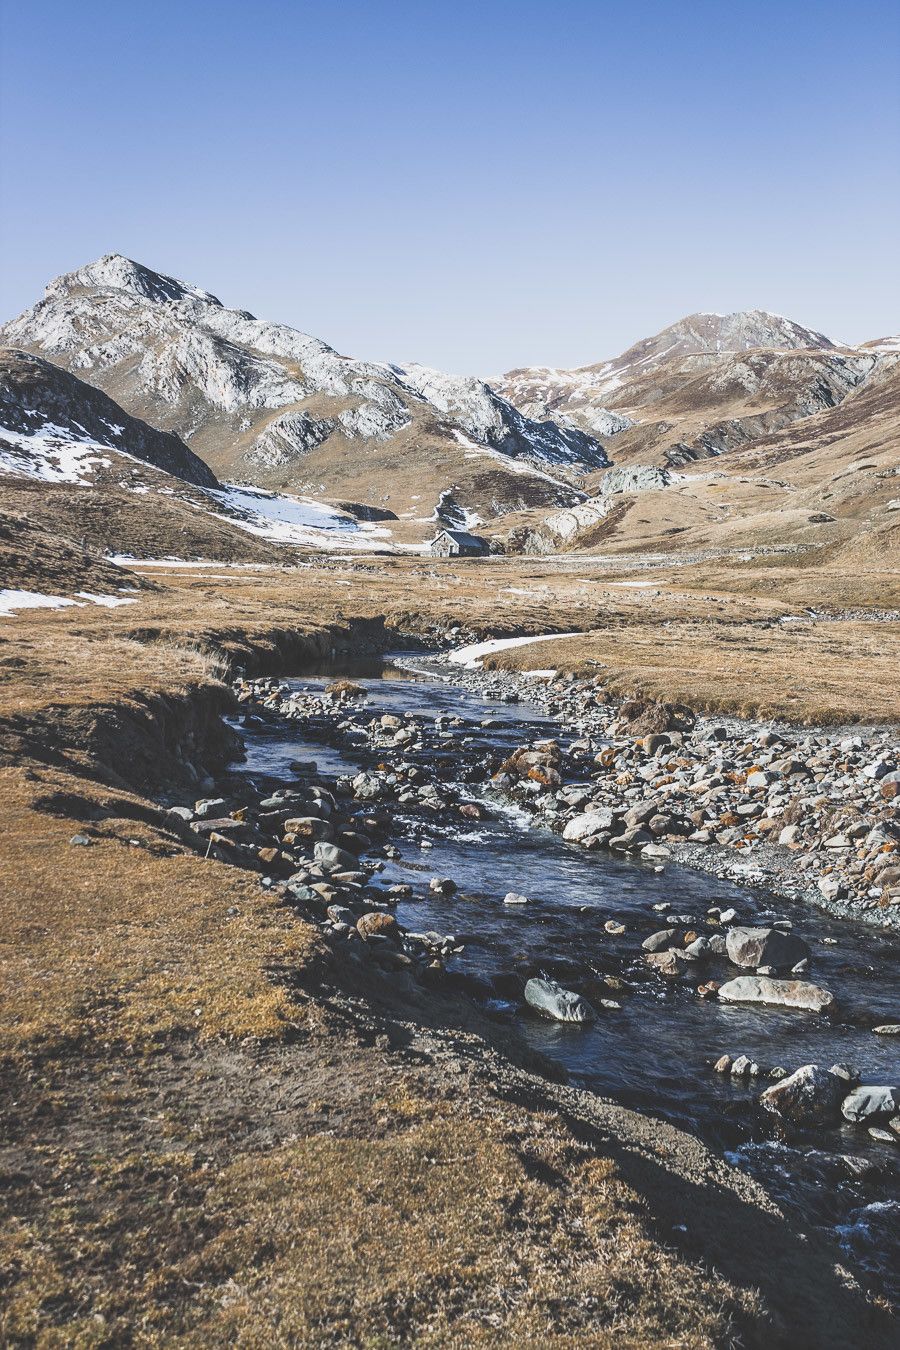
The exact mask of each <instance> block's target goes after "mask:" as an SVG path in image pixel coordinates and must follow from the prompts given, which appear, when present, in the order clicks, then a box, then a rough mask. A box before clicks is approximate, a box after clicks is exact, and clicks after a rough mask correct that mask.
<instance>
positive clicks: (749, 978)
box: [719, 975, 834, 1012]
mask: <svg viewBox="0 0 900 1350" xmlns="http://www.w3.org/2000/svg"><path fill="white" fill-rule="evenodd" d="M719 998H720V999H721V1000H722V1001H723V1003H769V1004H773V1005H775V1006H777V1007H782V1008H805V1009H806V1010H807V1011H809V1012H824V1011H825V1009H826V1008H830V1007H831V1005H832V1003H833V1002H834V995H833V994H831V993H829V991H828V990H827V989H822V988H821V986H819V985H817V984H810V983H809V982H808V981H806V980H772V979H769V977H768V976H765V975H739V976H738V977H737V979H734V980H728V982H727V983H726V984H723V985H721V987H720V988H719Z"/></svg>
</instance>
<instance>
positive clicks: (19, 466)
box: [0, 423, 112, 484]
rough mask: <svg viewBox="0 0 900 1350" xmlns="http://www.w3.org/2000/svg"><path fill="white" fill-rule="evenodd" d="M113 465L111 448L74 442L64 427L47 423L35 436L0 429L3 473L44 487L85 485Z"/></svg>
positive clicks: (0, 465)
mask: <svg viewBox="0 0 900 1350" xmlns="http://www.w3.org/2000/svg"><path fill="white" fill-rule="evenodd" d="M111 462H112V461H111V460H110V459H109V447H108V446H105V445H99V444H98V443H97V442H96V441H91V440H88V439H85V440H83V441H76V440H73V439H72V433H71V432H70V431H67V430H66V428H65V427H57V426H54V425H53V424H52V423H45V425H44V426H43V427H42V428H41V430H40V431H39V432H35V434H34V435H33V436H28V435H26V434H25V433H23V432H18V431H8V430H6V429H5V428H4V427H0V473H4V474H13V475H15V476H16V477H21V478H37V479H39V480H40V481H41V482H44V483H82V484H83V483H88V482H90V481H91V477H92V474H93V471H94V470H95V469H98V468H104V467H108V466H109V465H110V463H111Z"/></svg>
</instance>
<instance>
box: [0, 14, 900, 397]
mask: <svg viewBox="0 0 900 1350" xmlns="http://www.w3.org/2000/svg"><path fill="white" fill-rule="evenodd" d="M0 14H2V27H0V260H2V274H0V318H7V317H10V316H12V315H13V314H15V313H18V312H19V311H21V310H22V309H24V308H25V307H27V306H28V305H30V304H32V303H33V302H34V301H35V300H36V299H37V298H38V297H39V296H40V294H41V293H42V291H43V287H44V285H45V284H46V282H47V281H48V280H49V279H50V278H51V277H53V276H56V275H58V274H59V273H61V272H66V271H71V270H72V269H74V268H76V267H78V266H80V265H82V264H83V263H85V262H87V261H89V260H91V259H93V258H96V257H99V256H100V255H101V254H103V253H110V252H116V253H124V254H125V255H127V256H128V257H132V258H135V259H138V260H139V261H141V262H143V263H146V264H147V265H149V266H151V267H153V268H156V269H157V270H159V271H162V272H167V273H170V274H172V275H174V276H177V277H181V278H184V279H185V280H188V281H190V282H191V283H192V284H194V285H197V286H200V287H203V288H204V289H206V290H210V291H212V292H214V293H215V294H216V295H218V296H219V298H220V299H221V300H222V301H223V302H224V303H225V304H228V305H231V306H233V307H235V308H239V309H248V310H251V311H252V312H253V313H255V314H257V315H259V316H260V317H262V318H266V319H273V320H278V321H281V322H284V323H289V324H292V325H294V326H295V327H298V328H301V329H303V330H304V331H305V332H310V333H314V334H315V335H316V336H317V337H321V338H323V339H325V340H326V341H327V342H330V343H331V344H332V345H333V346H335V347H337V348H338V349H339V350H341V351H343V352H346V353H348V354H350V355H353V356H356V357H363V358H368V359H373V360H392V361H400V362H402V361H411V360H416V361H421V362H424V363H426V364H428V365H433V366H437V367H439V368H442V369H446V370H449V371H452V372H454V373H459V374H476V373H477V374H480V375H491V374H497V373H499V372H501V371H504V370H507V369H510V368H512V367H516V366H521V365H532V364H541V365H552V366H574V365H581V364H586V363H589V362H594V361H599V360H602V359H605V358H607V357H612V356H614V355H616V354H617V353H618V352H620V351H622V350H623V349H624V348H626V347H627V346H629V345H630V344H631V343H632V342H634V341H636V340H637V339H638V338H640V337H643V336H646V335H648V334H650V333H653V332H656V331H658V330H659V329H660V328H662V327H664V326H665V325H666V324H668V323H671V322H674V321H675V320H677V319H678V318H680V317H682V316H683V315H685V314H689V313H691V312H694V311H697V310H715V311H718V312H723V313H726V312H731V311H733V310H737V309H750V308H760V309H770V310H774V311H776V312H777V313H781V314H787V315H788V316H790V317H791V318H793V319H796V320H798V321H799V322H802V323H806V324H808V325H810V326H811V327H813V328H817V329H820V330H822V331H824V332H826V333H828V334H829V335H831V336H833V337H836V338H838V339H841V340H843V341H848V342H860V341H865V340H866V339H869V338H874V337H881V336H884V335H886V334H889V333H897V332H898V331H900V269H898V262H897V259H898V255H900V249H898V241H900V6H897V4H896V3H895V0H866V3H865V4H863V5H859V6H852V5H848V4H847V3H846V0H840V3H833V0H811V2H810V3H807V2H806V0H777V2H773V0H756V3H754V4H752V5H735V4H729V3H727V2H726V0H715V3H710V2H709V0H690V3H687V2H686V0H680V3H675V2H674V0H622V3H618V4H611V3H607V0H593V3H589V2H587V0H555V3H545V0H515V3H507V0H452V2H450V3H445V0H420V2H419V3H409V2H408V0H390V2H389V3H384V2H382V0H369V2H368V3H358V0H332V3H306V0H293V2H289V0H254V3H252V4H248V3H247V2H246V0H241V3H234V2H233V0H216V3H210V2H209V0H179V3H172V0H154V3H153V4H152V5H143V4H142V5H138V4H129V3H123V2H122V0H112V2H111V3H102V2H101V0H78V3H77V4H73V3H72V0H37V2H36V3H33V4H30V5H29V4H22V3H21V0H0Z"/></svg>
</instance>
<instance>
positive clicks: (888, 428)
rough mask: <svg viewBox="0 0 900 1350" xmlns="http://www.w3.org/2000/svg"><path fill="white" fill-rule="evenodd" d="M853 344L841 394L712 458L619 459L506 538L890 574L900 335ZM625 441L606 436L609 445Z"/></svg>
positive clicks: (898, 504) (899, 430)
mask: <svg viewBox="0 0 900 1350" xmlns="http://www.w3.org/2000/svg"><path fill="white" fill-rule="evenodd" d="M855 350H856V351H857V352H858V353H860V354H862V355H863V357H864V360H865V373H864V374H863V376H862V377H861V378H860V379H859V380H858V381H857V383H856V384H855V385H854V386H853V387H852V388H851V389H849V390H848V391H847V393H846V394H845V395H844V397H843V398H841V399H840V400H835V401H834V402H833V403H829V401H828V399H827V398H825V397H824V396H823V397H822V399H821V402H822V404H823V405H824V406H821V407H820V408H818V409H815V408H814V409H813V410H812V411H810V412H809V413H808V414H807V415H806V416H802V417H795V418H791V419H789V420H783V421H781V424H780V425H778V422H779V419H778V418H774V417H773V418H772V419H771V421H772V422H773V423H775V425H774V426H773V428H772V429H771V430H768V431H767V430H765V429H764V427H761V428H760V430H759V432H758V434H756V435H754V436H751V437H748V438H747V439H746V441H745V442H744V443H743V444H735V445H734V446H733V447H732V448H730V449H729V450H728V451H727V453H722V454H720V455H718V456H717V457H716V458H706V459H696V460H694V459H686V460H685V461H684V462H683V463H682V464H681V465H679V466H673V465H671V464H660V463H658V462H657V463H655V464H654V463H638V462H634V461H632V462H630V463H625V464H623V463H620V462H617V463H616V465H615V466H614V467H613V468H611V469H609V470H607V471H606V472H605V473H603V474H602V475H597V476H596V479H595V482H594V488H595V491H594V494H593V495H592V496H591V497H589V498H588V499H586V500H585V501H584V502H582V503H579V504H577V505H576V506H574V507H570V508H564V509H561V510H558V511H555V512H551V513H549V514H548V515H547V516H545V517H543V518H542V519H541V520H536V519H535V518H534V517H531V518H528V519H515V520H511V521H510V522H508V524H509V527H510V528H511V529H512V530H513V531H514V542H516V543H517V545H518V546H519V547H522V546H526V547H530V548H534V549H538V550H541V551H543V550H553V549H559V548H562V549H596V548H600V549H602V550H603V551H604V552H634V551H646V552H650V553H671V552H672V551H681V552H689V551H692V550H706V549H711V548H712V549H717V550H721V549H730V548H735V549H745V548H751V549H758V548H762V549H765V550H772V549H775V548H777V549H781V550H788V551H789V552H791V553H793V554H795V555H796V556H797V557H798V558H800V557H803V558H806V559H807V560H808V563H807V564H804V565H812V563H811V560H813V559H814V560H815V563H816V565H822V566H826V565H827V566H833V567H836V568H838V569H840V568H841V567H847V568H850V569H851V570H852V569H859V568H860V567H863V566H864V567H866V568H868V569H872V568H873V567H874V568H875V569H876V570H878V569H881V570H882V571H883V570H884V569H888V570H890V568H891V566H892V563H891V559H892V558H893V557H895V556H896V552H897V547H898V532H900V342H897V341H896V340H892V339H890V338H887V339H880V340H879V341H878V342H875V343H867V344H865V345H864V346H861V347H859V348H857V349H855ZM845 354H846V353H839V355H845ZM750 355H751V356H756V355H757V352H752V353H751V354H750ZM800 355H801V356H802V355H805V353H800ZM760 421H761V422H764V421H765V419H760ZM621 439H623V438H620V437H618V436H617V437H615V438H613V439H612V441H611V442H610V444H611V447H612V448H613V451H614V452H615V448H616V447H617V446H618V444H619V442H620V440H621ZM810 550H813V552H810Z"/></svg>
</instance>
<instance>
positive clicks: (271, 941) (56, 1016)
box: [0, 768, 319, 1054]
mask: <svg viewBox="0 0 900 1350" xmlns="http://www.w3.org/2000/svg"><path fill="white" fill-rule="evenodd" d="M0 783H2V792H3V801H4V829H3V834H2V839H0V934H2V936H0V988H2V990H3V1014H4V1015H3V1028H2V1034H0V1048H2V1051H3V1052H6V1053H10V1054H18V1053H21V1052H24V1051H26V1050H27V1051H34V1050H37V1051H39V1052H40V1053H42V1054H44V1053H47V1052H48V1051H50V1050H53V1049H54V1048H57V1049H58V1048H59V1047H62V1046H65V1045H73V1044H81V1045H82V1046H84V1045H85V1044H89V1043H91V1042H97V1041H100V1042H107V1043H108V1042H118V1043H124V1044H129V1045H134V1046H147V1045H150V1044H152V1043H153V1042H159V1041H162V1040H165V1039H167V1038H170V1037H172V1036H173V1035H176V1034H178V1033H190V1034H191V1035H195V1034H196V1035H200V1036H226V1037H230V1038H242V1037H246V1036H254V1037H271V1036H277V1037H280V1036H282V1035H284V1033H285V1032H286V1031H287V1030H289V1029H290V1027H291V1026H292V1025H295V1024H296V1023H297V1021H298V1020H299V1013H298V1011H297V1008H296V1006H295V1005H294V1004H293V1003H292V1001H291V999H290V997H289V995H288V993H287V992H286V990H285V989H284V988H283V987H282V986H281V985H280V984H278V983H277V982H275V981H273V979H272V978H271V977H270V974H269V972H270V971H271V970H273V969H290V970H297V971H300V970H302V969H303V967H304V966H305V965H306V964H307V963H308V962H309V961H311V960H312V959H314V958H315V957H316V955H317V953H318V951H319V948H318V943H317V939H316V936H315V932H314V930H313V929H311V928H309V927H308V926H307V925H304V924H300V923H298V922H297V921H296V919H295V918H294V917H293V916H292V915H291V914H290V913H289V912H288V911H287V910H285V909H283V908H282V907H280V906H279V905H278V904H276V903H275V902H274V901H273V900H272V898H271V897H269V896H268V895H267V894H266V893H265V892H264V891H263V890H262V889H261V888H260V887H259V884H258V881H257V880H256V878H255V877H254V876H252V875H248V874H245V873H242V872H240V871H238V870H236V869H235V868H232V867H228V866H226V865H225V864H222V863H218V862H216V861H214V860H212V859H210V860H204V859H203V858H202V857H199V856H197V855H195V854H192V853H185V852H184V851H183V850H182V848H181V847H180V846H179V845H178V843H177V841H176V840H175V838H174V837H173V836H171V835H167V834H166V833H165V832H163V831H162V830H160V829H159V828H154V827H153V826H152V825H148V824H147V823H145V821H143V820H142V819H140V817H141V815H143V814H144V813H145V812H146V810H147V807H148V804H147V803H145V802H142V801H141V799H140V798H138V797H136V796H134V795H133V794H127V793H126V794H123V793H109V792H108V791H105V790H104V789H103V788H102V787H98V785H97V784H96V783H92V782H91V781H89V780H87V779H80V778H78V777H77V776H76V775H75V774H68V775H61V774H58V773H56V772H53V771H46V770H40V771H38V772H37V773H34V772H33V774H32V775H27V776H26V775H25V774H23V772H22V771H21V770H16V769H13V768H7V769H5V770H2V771H0ZM59 794H62V796H60V795H59ZM70 803H71V809H72V810H73V815H74V818H73V817H72V816H64V817H60V816H59V815H55V814H49V811H51V810H58V809H61V808H62V809H65V808H66V807H67V806H68V805H69V804H70ZM36 804H37V809H36ZM92 808H93V814H94V815H95V816H101V817H102V818H101V819H93V820H92V819H91V818H90V814H89V813H91V810H92ZM78 815H81V817H82V820H83V819H84V818H85V817H87V822H88V823H87V829H88V831H89V832H90V835H91V836H92V837H94V839H95V843H94V844H92V845H91V846H90V847H80V846H77V845H71V844H69V842H68V841H69V840H70V839H71V838H72V836H73V835H74V834H76V833H81V832H83V830H84V828H85V827H84V825H83V824H82V823H81V821H80V820H79V819H78ZM230 908H236V909H237V911H238V913H237V915H235V916H234V917H231V916H229V914H228V910H229V909H230Z"/></svg>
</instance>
